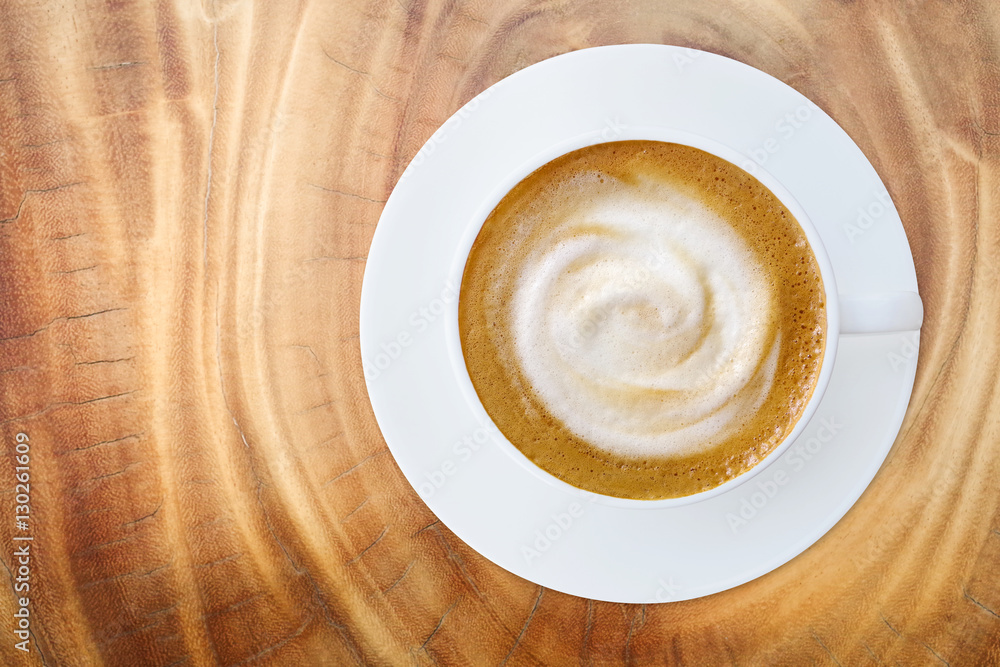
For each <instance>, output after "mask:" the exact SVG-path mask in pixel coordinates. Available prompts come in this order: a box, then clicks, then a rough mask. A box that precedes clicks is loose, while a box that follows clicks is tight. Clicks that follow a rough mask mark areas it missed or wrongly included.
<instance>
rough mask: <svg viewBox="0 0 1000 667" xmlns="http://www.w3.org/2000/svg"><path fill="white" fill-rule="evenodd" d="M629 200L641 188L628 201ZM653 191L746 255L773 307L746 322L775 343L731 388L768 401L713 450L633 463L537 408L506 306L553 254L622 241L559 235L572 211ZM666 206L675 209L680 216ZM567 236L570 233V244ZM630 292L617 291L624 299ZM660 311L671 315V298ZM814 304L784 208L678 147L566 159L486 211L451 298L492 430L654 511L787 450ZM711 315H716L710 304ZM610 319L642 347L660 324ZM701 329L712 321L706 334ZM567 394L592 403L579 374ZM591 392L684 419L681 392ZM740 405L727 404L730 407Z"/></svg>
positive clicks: (803, 391)
mask: <svg viewBox="0 0 1000 667" xmlns="http://www.w3.org/2000/svg"><path fill="white" fill-rule="evenodd" d="M636 187H640V188H641V189H639V190H634V188H636ZM651 188H652V189H651ZM656 188H666V190H664V191H665V192H666V191H670V192H676V193H679V195H680V196H682V197H683V198H685V199H684V200H685V201H693V202H696V203H697V205H698V206H699V207H701V208H702V209H703V210H706V211H709V212H710V213H711V214H713V215H714V216H717V217H718V218H719V219H721V220H723V221H725V223H727V224H728V226H729V227H730V228H731V230H732V231H733V232H735V234H736V235H737V236H738V238H739V239H741V240H742V242H743V245H744V246H745V247H746V248H749V253H750V255H751V256H752V257H753V258H754V261H755V263H756V265H757V268H756V269H755V271H757V272H758V273H759V275H761V276H762V277H763V280H764V282H766V284H767V286H768V287H769V294H770V296H769V297H768V299H767V300H766V301H765V302H762V303H761V304H760V309H762V312H761V313H756V314H755V316H756V317H757V320H755V321H756V322H763V323H765V324H763V325H760V326H755V328H754V332H753V333H754V335H755V336H764V337H765V338H766V339H767V340H769V341H773V342H774V344H773V346H772V348H771V349H773V351H774V352H773V354H771V355H770V357H769V362H768V364H769V365H768V366H767V369H766V372H765V369H764V364H763V362H761V363H760V367H759V368H758V369H757V370H756V371H755V373H756V375H754V376H753V379H752V380H750V381H748V382H747V383H746V388H744V389H740V392H744V393H746V392H753V391H761V392H765V393H761V395H760V397H759V398H752V397H751V398H752V402H746V401H745V404H746V405H750V406H751V407H749V408H745V409H743V411H742V413H740V414H738V415H737V416H736V417H735V418H733V420H732V423H731V425H730V426H729V427H727V428H728V430H724V431H720V433H722V434H723V435H720V436H719V437H718V438H717V441H716V440H712V441H710V442H709V441H706V443H707V444H706V445H705V446H704V447H701V448H700V449H699V450H698V451H695V452H687V453H677V452H673V453H669V452H658V451H649V450H647V451H643V453H642V454H641V455H637V454H636V453H635V452H630V450H628V448H627V447H625V448H624V449H622V448H618V449H616V448H615V447H610V448H609V447H608V446H605V445H603V444H602V443H599V442H592V441H589V440H588V439H587V438H585V437H582V436H581V435H580V433H579V432H578V430H579V429H577V430H576V431H575V430H574V429H571V428H569V427H568V426H567V424H566V421H570V420H563V419H560V418H558V417H557V416H556V415H555V414H553V412H554V410H553V408H554V407H555V406H550V405H547V404H546V401H545V399H544V397H543V395H542V393H540V392H539V391H538V387H536V386H533V384H532V382H531V381H530V380H529V378H528V375H529V374H528V373H526V370H525V368H524V367H523V365H522V363H521V361H520V359H519V349H521V348H519V347H518V343H517V341H516V336H515V329H516V326H515V325H517V326H520V327H521V330H523V328H524V323H523V321H521V322H520V323H518V322H515V317H516V314H515V312H514V306H515V303H516V300H515V294H519V295H521V296H522V298H523V295H524V294H525V293H526V292H525V287H524V285H523V281H522V282H519V279H520V278H521V275H522V273H523V271H524V270H525V269H524V267H525V266H526V263H527V262H529V261H531V258H532V257H537V256H538V254H539V253H540V252H544V251H545V250H546V248H548V247H550V246H553V245H554V244H555V245H558V244H561V243H567V242H572V241H573V240H574V238H567V237H577V236H587V235H594V236H595V238H600V239H602V242H605V241H606V240H607V239H609V238H612V239H613V238H614V236H615V234H620V232H618V231H613V230H612V231H609V230H608V229H603V227H602V223H601V220H600V218H599V217H598V218H597V219H594V220H590V219H588V220H587V221H585V222H583V223H580V224H577V225H576V226H575V227H571V228H570V227H567V226H566V221H567V220H572V219H573V217H574V215H575V212H576V211H577V207H578V204H579V202H580V201H583V200H588V201H590V200H593V199H594V198H595V197H597V198H600V197H604V196H605V195H607V196H608V197H611V199H610V200H613V201H627V198H628V197H629V196H631V195H630V194H629V193H631V192H633V191H634V192H641V193H642V195H641V196H642V197H643V198H648V197H649V193H650V192H656V191H657V190H656ZM637 196H638V195H637ZM616 197H617V198H618V199H614V198H616ZM622 197H624V198H625V199H624V200H623V199H622ZM646 203H647V204H648V203H649V202H646ZM664 206H673V207H676V206H677V203H676V201H671V202H667V203H664ZM693 219H695V220H697V219H699V218H698V216H697V215H695V216H694V218H693ZM567 229H572V230H573V231H572V232H571V233H568V232H566V230H567ZM698 233H700V232H699V231H698V230H697V229H695V230H693V231H692V234H693V235H694V236H697V234H698ZM572 270H574V269H573V268H572V267H570V268H567V269H566V271H567V272H569V271H572ZM699 275H700V274H699ZM755 275H756V274H755ZM705 280H706V281H707V280H708V278H705ZM627 288H628V285H626V286H624V287H623V288H622V290H623V294H624V293H627ZM527 293H529V294H530V292H527ZM737 296H739V297H740V299H741V300H742V301H734V302H733V303H734V308H735V307H736V306H735V304H737V303H743V304H746V303H747V300H748V299H754V298H758V297H759V295H757V294H750V293H748V294H745V295H737ZM580 298H585V295H581V297H580ZM663 298H664V299H666V302H667V303H669V299H670V295H669V294H666V295H663ZM824 302H825V293H824V289H823V283H822V279H821V276H820V272H819V266H818V264H817V262H816V258H815V256H814V255H813V253H812V251H811V250H810V248H809V246H808V243H807V240H806V236H805V233H804V232H803V230H802V228H801V226H800V225H799V224H798V222H797V221H796V220H795V219H794V217H793V216H792V214H791V213H790V212H789V211H788V209H787V208H786V207H785V206H784V205H783V204H782V203H781V202H780V201H779V200H778V199H777V197H775V196H774V195H773V194H772V193H771V192H770V191H769V190H768V189H767V188H766V187H765V186H764V185H763V184H761V183H760V182H759V181H757V180H756V179H755V178H754V177H752V176H751V175H750V174H748V173H746V172H745V171H743V170H741V169H739V168H738V167H736V166H735V165H733V164H731V163H729V162H727V161H725V160H723V159H721V158H719V157H716V156H714V155H712V154H710V153H706V152H704V151H701V150H698V149H695V148H691V147H689V146H684V145H680V144H671V143H663V142H655V141H624V142H611V143H605V144H598V145H595V146H590V147H586V148H583V149H580V150H577V151H574V152H571V153H569V154H567V155H564V156H562V157H560V158H558V159H556V160H553V161H552V162H550V163H548V164H546V165H544V166H542V167H541V168H539V169H538V170H536V171H534V172H533V173H532V174H530V175H529V176H528V177H526V178H525V179H524V180H522V181H521V182H520V183H519V184H518V185H516V186H515V187H514V188H513V189H512V190H511V191H510V192H509V193H508V194H507V195H506V196H505V197H504V198H503V200H502V201H501V202H500V203H499V204H498V205H497V206H496V208H495V209H494V210H493V212H492V213H491V214H490V215H489V217H488V218H487V220H486V221H485V223H484V224H483V227H482V230H481V231H480V233H479V235H478V237H477V238H476V240H475V243H474V245H473V247H472V250H471V253H470V255H469V258H468V261H467V263H466V267H465V272H464V275H463V279H462V285H461V290H460V297H459V333H460V339H461V343H462V350H463V355H464V358H465V363H466V367H467V369H468V372H469V376H470V378H471V380H472V383H473V386H474V387H475V390H476V393H477V394H478V396H479V399H480V401H481V402H482V404H483V406H484V407H485V409H486V412H487V413H488V414H489V415H490V417H491V419H492V420H493V422H494V423H495V424H496V425H497V427H498V428H499V429H500V431H501V432H502V433H503V434H504V435H505V436H506V437H507V439H508V440H509V441H510V442H511V443H513V445H514V446H515V447H517V448H518V449H519V450H520V451H521V452H523V453H524V455H525V456H527V457H528V458H529V459H530V460H531V461H533V462H534V463H535V464H536V465H538V466H539V467H541V468H542V469H544V470H546V471H548V472H549V473H550V474H552V475H554V476H555V477H557V478H559V479H561V480H563V481H565V482H567V483H569V484H572V485H573V486H576V487H579V488H582V489H586V490H589V491H593V492H595V493H599V494H603V495H609V496H615V497H621V498H632V499H644V500H652V499H662V498H675V497H682V496H687V495H690V494H693V493H698V492H701V491H706V490H709V489H711V488H714V487H716V486H718V485H720V484H722V483H724V482H727V481H729V480H731V479H733V478H735V477H737V476H739V475H741V474H743V473H744V472H746V471H748V470H750V469H751V468H753V467H754V466H755V465H756V464H757V463H759V462H760V461H761V460H762V459H763V458H764V457H766V456H767V455H768V454H769V453H770V452H771V451H772V450H773V449H774V448H775V447H776V446H777V445H779V444H780V443H781V442H782V441H783V440H784V439H785V437H786V436H787V435H788V433H789V432H790V431H791V430H792V428H793V427H794V425H795V424H796V422H797V421H798V420H799V418H800V417H801V415H802V412H803V410H804V408H805V406H806V404H807V402H808V401H809V398H810V397H811V395H812V393H813V390H814V388H815V386H816V383H817V379H818V376H819V371H820V367H821V365H822V361H823V354H824V349H825V342H826V341H825V336H826V333H825V329H826V311H825V303H824ZM749 303H751V304H753V305H751V306H749V307H750V308H755V307H756V304H755V302H753V301H750V302H749ZM626 306H627V307H626ZM709 306H710V307H711V308H716V309H718V308H720V306H719V305H718V304H709ZM616 308H617V309H618V310H619V311H621V312H620V313H618V314H613V315H612V319H613V318H614V317H618V318H621V317H626V318H627V320H628V322H630V323H638V324H637V325H636V326H639V327H640V330H643V331H644V330H647V329H649V330H651V331H652V335H655V334H656V330H655V329H656V327H657V326H658V323H659V322H661V321H662V318H663V317H664V316H663V315H662V313H660V314H658V313H657V312H656V310H657V309H656V308H655V307H653V306H650V305H649V304H648V303H637V304H632V303H628V304H625V305H623V306H621V307H618V306H616ZM616 312H617V311H616ZM715 312H718V310H716V311H715ZM658 318H659V319H658ZM522 320H523V318H522ZM609 321H611V319H606V318H602V319H600V321H597V320H595V321H594V322H593V326H592V327H590V326H589V325H588V329H587V331H588V336H589V338H588V339H587V340H585V341H584V344H590V342H591V341H592V340H600V337H601V336H602V335H605V334H607V335H611V334H610V333H607V332H602V326H605V327H606V326H610V325H607V324H606V323H607V322H609ZM615 321H618V320H615ZM710 325H711V318H709V324H706V325H705V326H706V327H708V326H710ZM706 331H707V329H706ZM707 335H708V334H704V333H700V334H698V335H697V336H696V340H694V341H693V342H692V345H693V346H694V347H693V348H692V349H695V348H696V347H697V346H698V345H702V344H705V340H704V339H705V337H706V336H707ZM560 344H562V343H560ZM522 356H523V354H522ZM638 356H639V362H637V363H638V364H639V365H638V366H637V368H638V369H639V370H638V371H635V372H638V373H641V362H642V359H641V357H642V355H641V353H640V354H639V355H638ZM775 359H776V361H775ZM737 361H738V360H737V359H728V358H727V359H723V361H722V363H721V365H720V364H716V365H715V366H714V367H713V368H712V369H711V373H713V374H718V375H720V376H725V374H726V373H727V367H726V366H727V365H728V364H729V363H730V362H732V363H733V364H734V365H736V362H737ZM681 362H683V359H681V360H679V361H678V363H681ZM765 380H767V381H766V382H765ZM567 382H569V385H568V386H569V387H570V390H572V386H573V384H572V383H573V382H579V383H580V386H581V389H586V390H588V391H590V390H594V388H593V387H592V386H590V384H589V383H591V379H590V378H589V377H588V375H587V374H586V373H582V372H581V374H580V376H579V378H578V379H575V376H572V377H569V378H568V380H567ZM563 385H565V382H564V383H563ZM563 385H560V386H563ZM761 387H763V388H764V389H761ZM598 389H599V391H600V392H603V393H604V394H607V396H609V397H610V398H609V400H611V401H612V402H613V403H615V402H616V405H618V404H621V403H622V402H626V403H627V402H628V401H630V400H634V401H635V405H636V406H637V410H640V411H646V412H640V413H638V414H639V415H640V420H641V419H645V417H643V416H642V415H645V414H649V415H650V423H664V424H668V422H669V419H668V421H663V419H664V418H663V417H662V415H661V414H660V413H658V412H657V407H656V406H658V405H659V403H658V402H657V401H662V405H663V406H664V412H663V414H668V412H669V411H668V407H669V406H675V407H677V406H679V407H680V408H683V404H684V401H685V400H686V396H687V395H686V394H685V393H684V392H683V391H678V390H673V389H669V388H668V389H664V388H655V387H654V388H652V389H648V390H643V391H642V392H640V393H641V396H640V395H639V394H638V393H636V390H634V389H633V388H630V387H617V386H614V385H613V383H612V384H611V385H608V386H601V387H599V388H598ZM765 390H766V391H765ZM546 391H548V390H546ZM657 392H660V393H657ZM737 393H739V392H734V396H733V399H734V400H736V399H738V398H740V397H739V396H736V394H737ZM602 395H603V394H602ZM746 396H750V394H749V393H746ZM692 400H694V399H693V398H692ZM749 400H750V399H747V401H749ZM650 406H652V408H650ZM560 409H565V408H564V407H563V408H560ZM651 409H652V410H653V411H652V412H649V411H650V410H651ZM720 409H721V408H720ZM657 420H659V421H657ZM683 427H685V424H676V425H669V428H671V429H672V428H678V429H680V428H683Z"/></svg>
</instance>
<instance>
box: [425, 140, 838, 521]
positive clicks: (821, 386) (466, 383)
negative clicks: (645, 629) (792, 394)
mask: <svg viewBox="0 0 1000 667" xmlns="http://www.w3.org/2000/svg"><path fill="white" fill-rule="evenodd" d="M608 133H609V132H608V129H607V128H604V129H601V130H595V131H593V132H588V133H585V134H582V135H578V136H576V137H573V138H571V139H568V140H564V141H561V142H557V143H554V144H552V145H550V146H549V147H547V148H546V149H544V150H542V151H539V152H538V153H536V154H535V155H533V156H532V157H531V158H529V159H528V160H525V161H524V162H522V163H521V165H519V166H518V167H517V168H516V169H514V170H512V171H511V172H510V173H509V174H508V175H507V176H506V177H505V178H504V179H503V180H502V181H500V182H499V183H498V184H497V185H496V186H495V187H494V189H493V190H492V191H491V193H490V195H489V197H487V198H486V199H485V200H484V201H483V203H482V204H481V205H480V206H479V208H478V209H477V210H476V213H475V214H474V215H473V216H471V217H470V219H469V221H468V222H467V223H466V226H465V231H464V232H463V235H462V237H461V241H460V243H459V244H458V246H457V248H456V250H455V255H454V259H453V261H452V266H451V267H450V269H449V272H448V282H450V283H451V284H452V285H454V286H455V293H456V295H457V297H458V298H455V299H453V300H452V303H451V304H449V308H448V313H447V317H446V319H445V339H446V346H447V354H448V357H449V359H450V361H451V366H452V371H453V372H454V375H455V378H456V380H457V382H458V388H459V391H460V393H461V394H462V396H463V398H464V399H465V401H466V403H467V404H468V405H469V407H470V408H471V409H472V411H473V412H474V413H475V414H476V417H477V419H478V420H479V422H480V423H481V424H483V425H487V424H488V425H489V426H490V427H491V428H492V430H493V432H494V433H495V435H496V436H497V437H494V438H492V439H491V440H492V441H494V442H495V443H496V445H497V446H498V447H500V448H501V449H502V450H503V451H504V452H505V453H506V454H507V455H508V456H510V457H511V458H512V459H513V460H514V461H516V462H517V463H518V464H519V465H520V466H521V467H522V468H525V469H526V470H528V471H529V472H531V473H532V474H533V475H534V476H535V477H537V478H539V479H542V480H544V481H545V482H546V483H547V484H548V485H550V486H553V487H555V488H558V489H560V490H562V491H563V492H566V493H568V494H570V495H571V496H574V497H575V498H577V499H582V500H585V501H587V502H593V503H598V504H603V505H609V506H612V507H622V508H630V509H663V508H669V507H681V506H685V505H691V504H694V503H698V502H702V501H705V500H709V499H710V498H715V497H717V496H720V495H723V494H725V493H727V492H729V491H731V490H733V489H735V488H737V487H739V486H741V485H743V484H745V483H746V482H748V481H750V480H751V479H753V478H754V477H756V476H757V475H759V474H760V473H761V472H763V471H764V470H765V469H766V468H768V467H769V466H770V465H771V464H773V463H774V462H775V461H777V460H778V459H780V458H781V457H782V455H783V454H784V453H785V452H786V451H787V450H788V449H789V448H790V447H791V446H792V445H793V444H794V443H795V441H796V440H798V438H799V437H800V436H801V435H802V432H803V431H804V430H805V429H806V428H807V427H808V425H809V423H810V422H811V421H812V418H813V417H814V416H815V413H816V410H817V409H818V407H819V404H820V403H821V402H822V399H823V396H824V394H825V393H826V389H827V386H828V385H829V382H830V377H831V375H832V373H833V366H834V361H835V359H836V355H837V348H838V344H839V339H840V310H839V299H838V291H837V285H836V279H835V276H834V272H833V265H832V263H831V261H830V258H829V255H828V254H827V251H826V247H825V246H824V244H823V241H822V239H821V237H820V235H819V232H818V231H817V229H816V227H815V225H814V224H813V222H812V220H811V219H810V218H809V215H808V214H807V213H806V211H805V209H803V207H802V206H801V205H800V204H799V202H798V201H797V200H796V199H795V197H794V196H793V195H792V194H791V192H789V191H788V189H787V188H786V187H785V186H784V185H782V184H781V182H780V181H779V180H778V179H777V178H776V177H775V176H773V175H772V174H771V173H770V172H768V171H767V170H766V169H765V168H764V167H763V166H761V165H760V164H758V163H757V162H755V161H753V160H751V159H750V158H748V157H747V156H746V155H745V154H744V153H742V152H740V151H739V150H737V149H735V148H733V147H731V146H728V145H726V144H723V143H721V142H719V141H715V140H713V139H709V138H707V137H704V136H702V135H698V134H695V133H691V132H687V131H683V130H678V129H674V128H667V127H653V126H634V127H633V126H630V127H622V128H615V129H614V132H613V136H612V137H610V138H609V137H608ZM632 140H647V141H661V142H666V143H676V144H682V145H686V146H690V147H692V148H697V149H699V150H703V151H705V152H707V153H710V154H712V155H715V156H716V157H719V158H721V159H723V160H726V161H727V162H729V163H730V164H732V165H734V166H736V167H738V168H739V169H742V170H743V171H745V172H746V173H748V174H750V175H751V176H753V177H754V178H756V179H757V180H758V181H760V182H761V184H763V185H764V187H766V188H767V189H768V190H770V191H771V193H772V194H774V196H775V197H777V198H778V200H779V201H781V203H782V204H783V205H784V206H785V207H786V208H787V209H788V210H789V212H790V213H791V214H792V215H793V216H794V217H795V219H796V221H797V222H798V223H799V225H800V226H801V227H802V230H803V232H805V235H806V240H807V241H808V243H809V247H810V249H811V250H812V252H813V255H814V256H815V257H816V261H817V264H818V265H819V269H820V277H821V280H822V282H823V288H824V293H825V298H826V302H825V310H826V330H827V335H826V337H825V341H824V350H823V363H822V365H821V366H820V372H819V376H818V377H817V380H816V384H815V386H814V387H813V392H812V395H811V396H810V398H809V400H808V402H807V403H806V407H805V408H804V409H803V411H802V414H801V416H800V417H799V419H798V421H797V422H796V423H795V425H794V426H793V427H792V430H791V432H790V433H789V434H788V436H786V437H785V439H784V440H782V441H781V443H779V444H778V445H777V446H776V447H775V448H774V449H772V450H771V452H770V453H768V454H767V456H765V457H764V458H763V459H762V460H761V461H760V462H759V463H757V465H755V466H753V467H752V468H750V469H749V470H747V471H746V472H744V473H742V474H740V475H738V476H736V477H734V478H732V479H730V480H728V481H726V482H724V483H722V484H720V485H718V486H716V487H713V488H711V489H708V490H706V491H700V492H697V493H693V494H690V495H687V496H681V497H678V498H660V499H654V500H641V499H635V498H622V497H618V496H609V495H604V494H600V493H597V492H595V491H589V490H587V489H582V488H579V487H576V486H573V485H572V484H569V483H568V482H565V481H563V480H561V479H559V478H558V477H556V476H555V475H553V474H552V473H550V472H548V471H547V470H545V469H544V468H542V467H540V466H539V465H537V464H536V463H534V462H533V461H532V460H531V459H529V458H528V457H527V456H526V455H525V454H524V453H523V452H521V450H520V449H518V448H517V447H516V446H515V445H514V444H513V443H512V442H510V440H509V439H508V438H507V436H506V435H504V433H503V432H502V431H501V430H500V429H499V427H497V426H496V424H495V423H494V422H493V420H492V418H491V417H490V415H489V413H488V412H487V411H486V408H485V407H484V406H483V404H482V401H480V399H479V395H478V394H477V393H476V390H475V387H474V385H473V384H472V379H471V377H470V376H469V372H468V368H467V366H466V364H465V357H464V354H463V351H462V344H461V337H460V335H459V331H458V304H459V302H460V301H461V285H462V277H463V274H464V271H465V265H466V263H467V260H468V257H469V253H470V252H471V250H472V245H473V243H474V242H475V240H476V238H477V237H478V235H479V232H480V231H481V229H482V226H483V224H484V223H485V222H486V218H487V217H488V216H489V214H490V213H491V212H492V211H493V209H494V208H496V206H497V204H499V203H500V201H501V200H502V199H503V198H504V197H505V196H506V195H507V193H508V192H510V190H511V189H513V188H514V187H515V186H516V185H517V184H518V183H520V182H521V181H522V180H523V179H524V178H525V177H527V176H528V175H529V174H531V173H532V172H533V171H535V170H536V169H538V168H540V167H542V166H543V165H545V164H548V163H549V162H551V161H553V160H555V159H557V158H559V157H561V156H563V155H566V154H567V153H570V152H572V151H575V150H579V149H581V148H586V147H588V146H593V145H597V144H603V143H611V142H617V141H632Z"/></svg>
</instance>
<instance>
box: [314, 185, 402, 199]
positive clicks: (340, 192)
mask: <svg viewBox="0 0 1000 667" xmlns="http://www.w3.org/2000/svg"><path fill="white" fill-rule="evenodd" d="M306 185H308V186H309V187H312V188H316V189H317V190H322V191H323V192H332V193H333V194H335V195H344V196H345V197H354V198H355V199H361V200H362V201H367V202H371V203H373V204H384V203H386V202H387V201H388V200H387V199H372V198H371V197H365V196H364V195H359V194H355V193H353V192H346V191H345V190H338V189H336V188H327V187H324V186H322V185H317V184H316V183H306Z"/></svg>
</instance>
